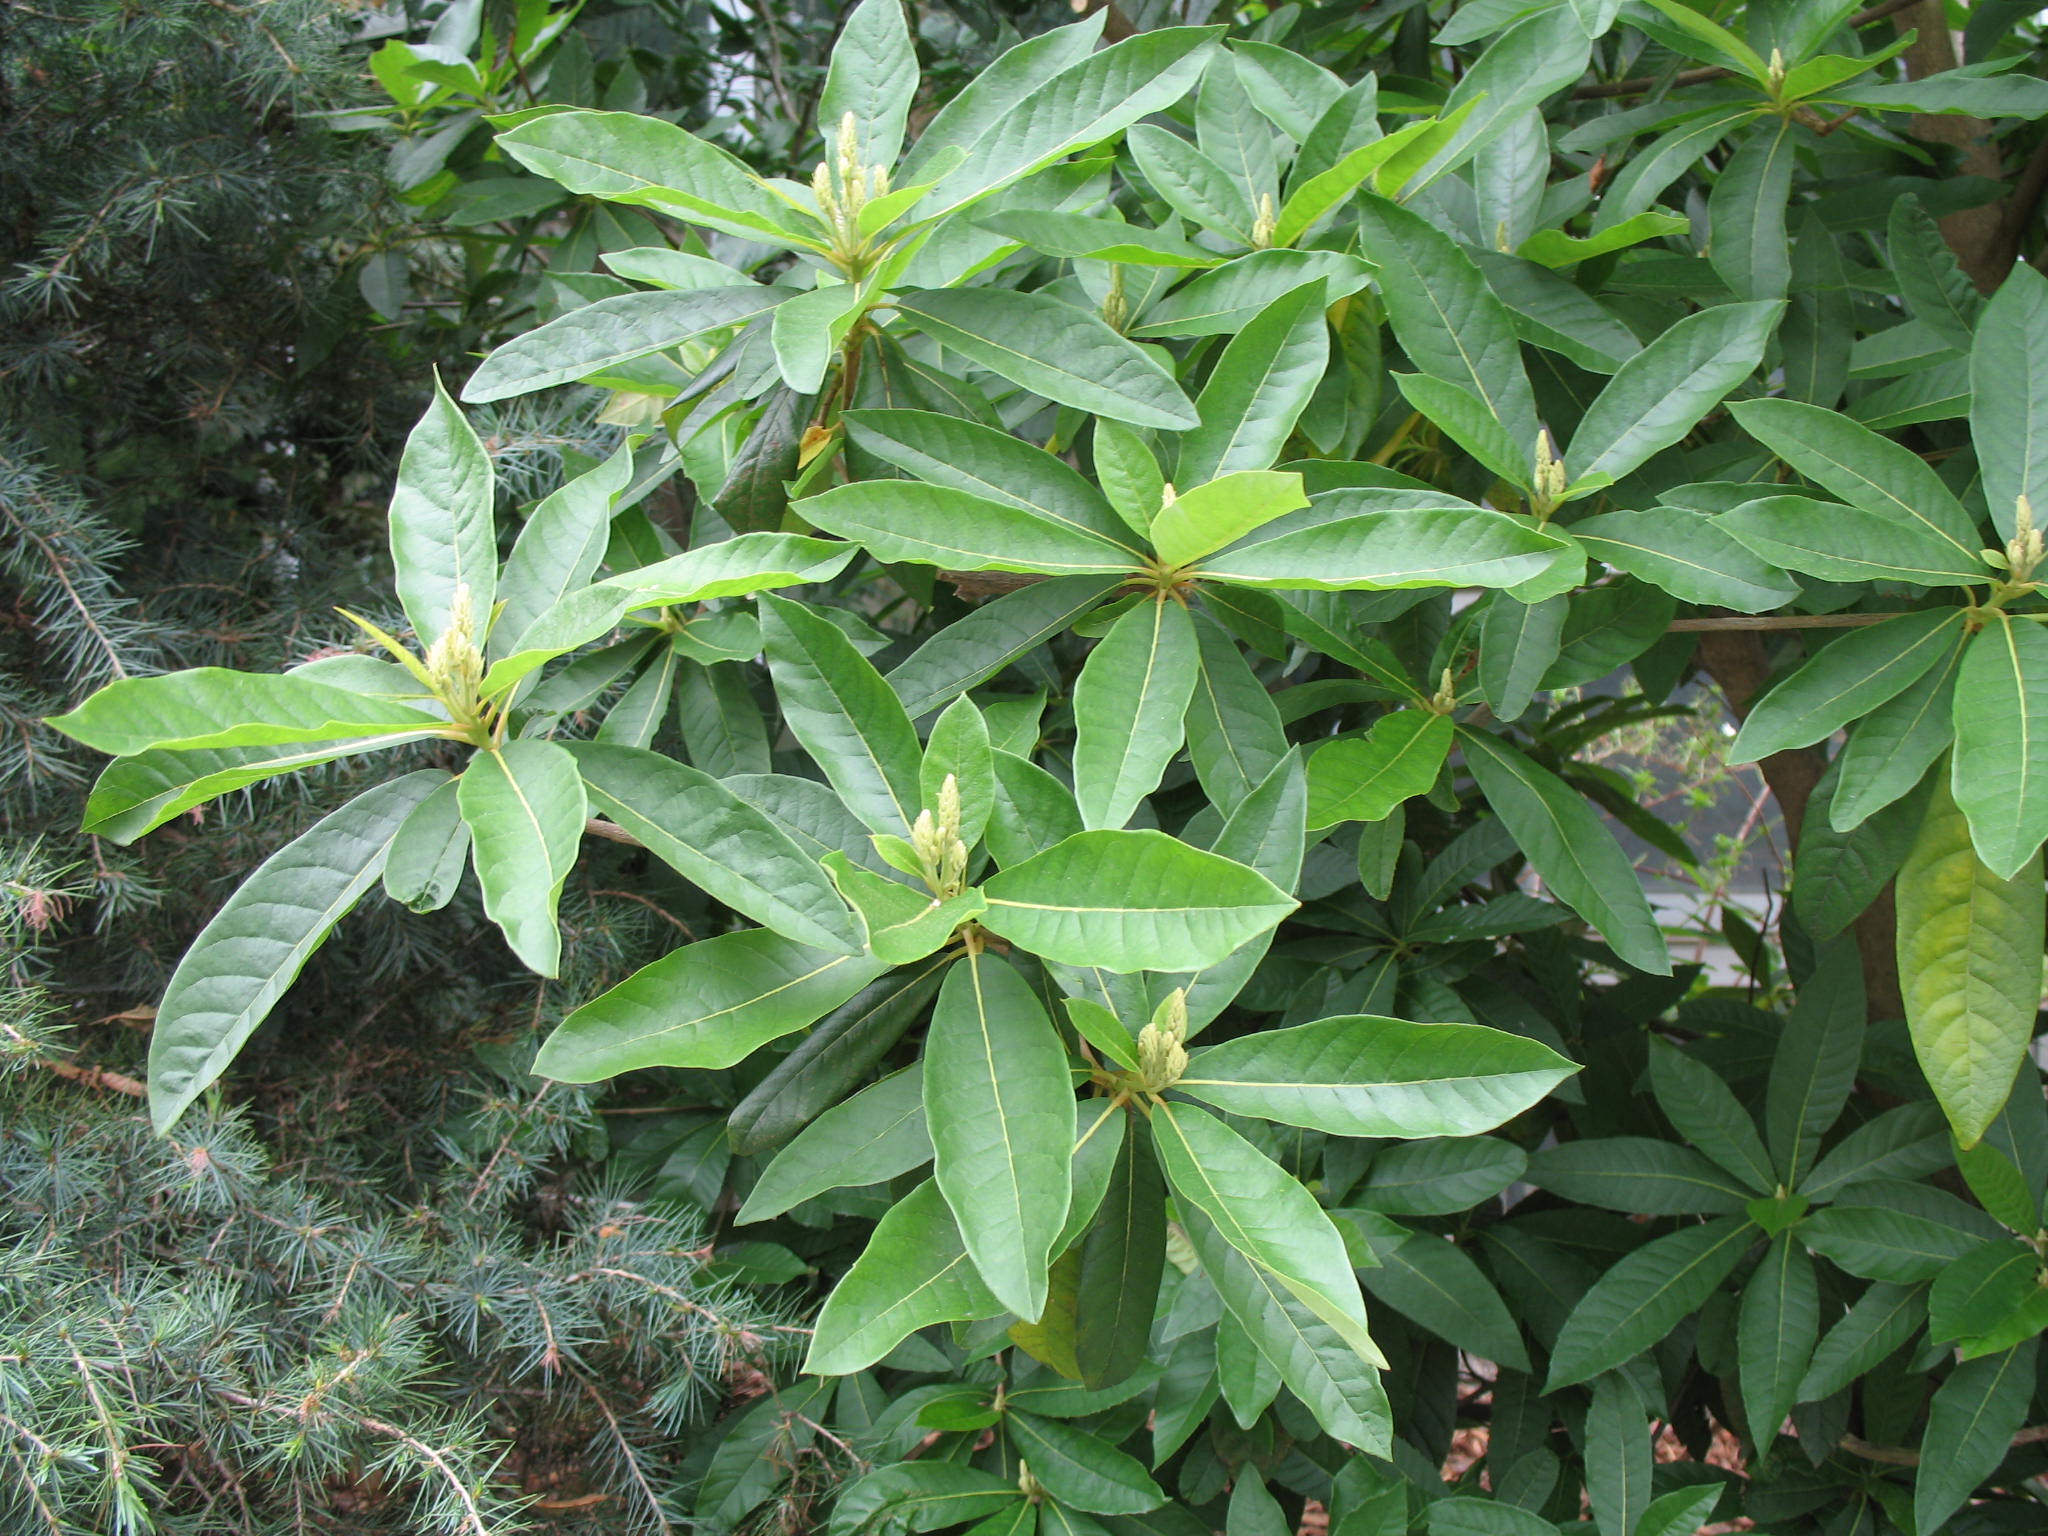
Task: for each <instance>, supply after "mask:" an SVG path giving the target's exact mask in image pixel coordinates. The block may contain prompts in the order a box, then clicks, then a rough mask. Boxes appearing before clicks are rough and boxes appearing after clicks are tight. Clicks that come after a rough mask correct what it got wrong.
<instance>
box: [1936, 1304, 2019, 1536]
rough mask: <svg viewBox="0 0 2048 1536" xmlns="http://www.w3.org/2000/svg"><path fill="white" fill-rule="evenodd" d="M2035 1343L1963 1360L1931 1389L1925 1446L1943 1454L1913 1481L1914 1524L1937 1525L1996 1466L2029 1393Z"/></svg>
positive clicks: (1989, 1474)
mask: <svg viewBox="0 0 2048 1536" xmlns="http://www.w3.org/2000/svg"><path fill="white" fill-rule="evenodd" d="M2040 1352H2041V1346H2040V1341H2039V1340H2038V1339H2029V1340H2027V1341H2026V1342H2025V1343H2024V1344H2021V1345H2019V1346H2018V1347H2017V1348H2014V1349H2011V1350H2008V1351H2006V1352H2005V1353H2004V1354H1999V1355H1986V1356H1984V1357H1983V1358H1982V1359H1978V1360H1965V1361H1964V1362H1963V1363H1962V1364H1961V1365H1959V1366H1957V1367H1956V1368H1955V1370H1953V1371H1952V1372H1950V1373H1949V1377H1948V1379H1947V1380H1946V1381H1944V1382H1943V1383H1942V1384H1941V1385H1940V1386H1939V1387H1937V1388H1935V1390H1934V1399H1933V1401H1932V1402H1931V1403H1929V1404H1928V1408H1927V1435H1926V1444H1928V1445H1930V1446H1939V1447H1941V1452H1942V1454H1941V1455H1939V1456H1936V1457H1933V1458H1930V1459H1929V1460H1926V1461H1923V1462H1922V1463H1921V1464H1920V1469H1919V1472H1918V1474H1917V1475H1916V1476H1915V1477H1914V1479H1913V1523H1914V1525H1915V1526H1916V1527H1917V1528H1918V1529H1920V1530H1922V1531H1937V1530H1939V1529H1941V1527H1942V1525H1943V1523H1944V1522H1945V1521H1946V1520H1947V1519H1948V1517H1949V1516H1950V1515H1952V1514H1954V1513H1955V1511H1956V1510H1958V1509H1959V1508H1961V1507H1962V1505H1963V1503H1964V1502H1965V1501H1966V1500H1967V1499H1968V1498H1969V1497H1970V1495H1971V1494H1972V1493H1973V1492H1974V1491H1975V1490H1976V1488H1977V1486H1978V1484H1980V1483H1982V1482H1983V1481H1985V1479H1987V1478H1989V1477H1990V1476H1991V1474H1992V1473H1994V1472H1996V1471H1997V1470H1998V1464H1999V1463H2000V1462H2002V1461H2004V1460H2005V1458H2006V1454H2007V1452H2008V1451H2010V1450H2011V1448H2012V1437H2013V1435H2014V1434H2015V1433H2016V1432H2017V1431H2018V1429H2019V1427H2020V1425H2021V1424H2023V1423H2025V1422H2026V1417H2027V1406H2028V1404H2029V1403H2031V1402H2032V1401H2033V1396H2034V1386H2035V1381H2034V1366H2035V1361H2036V1359H2037V1358H2038V1357H2039V1355H2040Z"/></svg>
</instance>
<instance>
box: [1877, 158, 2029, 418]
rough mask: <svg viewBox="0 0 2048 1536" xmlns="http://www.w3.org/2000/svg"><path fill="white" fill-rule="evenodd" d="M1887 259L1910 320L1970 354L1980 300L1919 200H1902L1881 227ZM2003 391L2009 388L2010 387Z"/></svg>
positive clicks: (1981, 305) (1982, 306)
mask: <svg viewBox="0 0 2048 1536" xmlns="http://www.w3.org/2000/svg"><path fill="white" fill-rule="evenodd" d="M1885 254H1886V256H1887V257H1888V258H1889V259H1890V262H1891V269H1892V273H1893V275H1894V276H1895V277H1897V278H1898V280H1899V292H1900V294H1901V295H1902V296H1903V297H1904V298H1905V300H1906V304H1907V307H1908V308H1910V309H1911V310H1912V311H1913V318H1914V319H1916V320H1918V321H1919V322H1920V323H1921V324H1922V325H1924V326H1927V327H1928V328H1929V329H1930V330H1932V331H1934V332H1935V333H1936V334H1938V335H1940V336H1941V337H1942V338H1943V339H1944V340H1946V341H1947V342H1948V343H1949V345H1950V346H1952V347H1956V348H1958V349H1960V350H1968V348H1969V346H1970V342H1971V333H1972V331H1973V330H1974V329H1975V327H1976V321H1977V316H1978V313H1979V312H1980V311H1981V310H1982V309H1983V308H1984V300H1983V299H1982V297H1980V296H1979V294H1978V292H1977V290H1976V289H1975V288H1974V287H1972V286H1971V285H1970V280H1969V278H1967V277H1966V276H1964V275H1963V269H1962V266H1961V264H1960V263H1959V262H1957V260H1956V258H1955V253H1954V252H1953V251H1951V250H1950V249H1949V248H1948V242H1947V241H1946V240H1945V239H1943V238H1942V233H1941V226H1940V225H1938V224H1936V223H1935V222H1934V220H1933V219H1932V218H1931V217H1929V216H1928V213H1927V210H1926V209H1925V208H1923V207H1921V206H1920V199H1919V198H1917V197H1902V198H1900V199H1899V200H1898V201H1897V202H1895V203H1893V204H1892V211H1891V218H1890V220H1889V221H1888V222H1887V224H1886V226H1885ZM2003 387H2005V388H2010V387H2011V383H2010V381H2009V380H2008V381H2005V383H2004V385H2003Z"/></svg>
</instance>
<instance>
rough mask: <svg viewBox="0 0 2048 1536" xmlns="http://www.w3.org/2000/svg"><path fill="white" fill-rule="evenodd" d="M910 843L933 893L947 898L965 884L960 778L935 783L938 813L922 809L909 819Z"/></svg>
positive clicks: (951, 776) (965, 860)
mask: <svg viewBox="0 0 2048 1536" xmlns="http://www.w3.org/2000/svg"><path fill="white" fill-rule="evenodd" d="M910 846H911V849H912V851H914V852H915V853H916V854H917V861H918V863H919V864H920V865H921V866H922V867H923V870H924V878H925V884H927V885H929V886H930V887H931V888H932V894H933V895H935V896H937V897H938V898H939V899H940V900H942V901H945V900H950V899H951V898H953V897H955V896H958V895H959V894H960V893H961V892H962V891H963V890H965V889H966V888H967V845H966V844H965V843H963V842H962V841H961V840H960V781H959V780H958V779H956V778H954V777H953V775H952V774H950V773H949V774H947V775H946V780H945V782H944V783H943V784H941V785H940V786H939V811H938V815H937V816H936V817H934V816H933V815H932V813H931V811H930V810H929V809H927V810H922V811H919V812H918V813H917V820H916V821H914V822H912V823H911V826H910Z"/></svg>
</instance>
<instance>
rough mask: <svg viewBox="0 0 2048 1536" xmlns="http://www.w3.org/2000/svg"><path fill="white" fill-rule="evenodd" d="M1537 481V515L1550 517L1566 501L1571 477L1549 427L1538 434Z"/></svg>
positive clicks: (1541, 428) (1540, 429)
mask: <svg viewBox="0 0 2048 1536" xmlns="http://www.w3.org/2000/svg"><path fill="white" fill-rule="evenodd" d="M1535 480H1536V487H1535V489H1536V496H1535V508H1536V515H1537V516H1538V517H1548V516H1550V514H1551V513H1552V512H1554V511H1556V510H1557V507H1558V504H1559V503H1560V502H1562V501H1563V500H1564V492H1565V487H1566V486H1568V485H1570V484H1571V476H1570V475H1568V474H1566V473H1565V467H1564V459H1563V458H1562V457H1561V456H1560V455H1559V454H1558V451H1557V444H1556V442H1555V441H1554V440H1553V439H1552V437H1551V435H1550V429H1549V428H1548V427H1540V428H1538V429H1537V432H1536V475H1535Z"/></svg>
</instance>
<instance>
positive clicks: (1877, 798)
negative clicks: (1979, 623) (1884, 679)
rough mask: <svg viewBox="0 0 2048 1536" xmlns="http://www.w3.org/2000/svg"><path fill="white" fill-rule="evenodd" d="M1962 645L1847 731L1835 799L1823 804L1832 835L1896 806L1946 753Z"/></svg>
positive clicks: (1963, 640) (1952, 728) (1961, 640)
mask: <svg viewBox="0 0 2048 1536" xmlns="http://www.w3.org/2000/svg"><path fill="white" fill-rule="evenodd" d="M1967 643H1968V638H1967V637H1966V636H1958V637H1957V644H1956V648H1955V649H1954V650H1953V651H1951V652H1950V653H1949V654H1948V656H1947V657H1945V658H1943V659H1942V660H1941V661H1939V662H1937V663H1936V664H1935V665H1934V666H1933V667H1932V668H1931V669H1929V670H1928V671H1927V672H1926V673H1925V674H1924V675H1923V676H1922V677H1921V678H1920V680H1919V681H1918V682H1915V683H1910V684H1908V685H1907V686H1906V688H1905V689H1904V690H1902V691H1901V692H1899V693H1897V694H1895V695H1894V696H1893V697H1891V698H1889V699H1887V700H1886V701H1885V702H1884V703H1882V704H1880V705H1878V706H1877V708H1875V709H1873V710H1872V711H1870V713H1869V714H1867V715H1865V716H1864V717H1863V718H1862V719H1861V720H1859V721H1857V722H1856V724H1855V726H1854V727H1853V728H1852V729H1851V730H1850V732H1849V744H1848V745H1847V746H1846V747H1844V748H1843V749H1842V751H1841V754H1840V755H1839V756H1838V757H1837V758H1836V760H1835V761H1836V764H1837V777H1836V783H1835V793H1834V798H1833V799H1832V800H1830V801H1829V802H1828V821H1829V823H1830V825H1832V826H1833V828H1834V829H1835V830H1836V831H1837V832H1853V831H1855V830H1856V828H1858V827H1860V826H1862V825H1863V823H1864V822H1866V821H1868V820H1869V819H1870V818H1871V816H1873V815H1874V814H1876V813H1877V812H1879V811H1882V810H1884V809H1886V808H1887V807H1889V806H1891V805H1893V804H1896V803H1897V802H1898V800H1899V799H1900V797H1901V796H1904V795H1906V794H1908V793H1909V792H1911V791H1912V790H1913V789H1914V788H1915V787H1916V786H1917V785H1918V784H1919V783H1920V781H1921V780H1922V779H1924V778H1925V777H1926V776H1927V770H1928V769H1929V768H1931V767H1932V766H1933V765H1934V760H1935V759H1936V758H1938V757H1940V756H1941V754H1942V753H1943V752H1945V751H1947V750H1948V745H1949V743H1950V742H1951V741H1953V740H1954V739H1955V718H1954V700H1955V692H1956V669H1957V668H1958V667H1959V666H1960V665H1961V663H1962V659H1963V647H1964V645H1965V644H1967Z"/></svg>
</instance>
